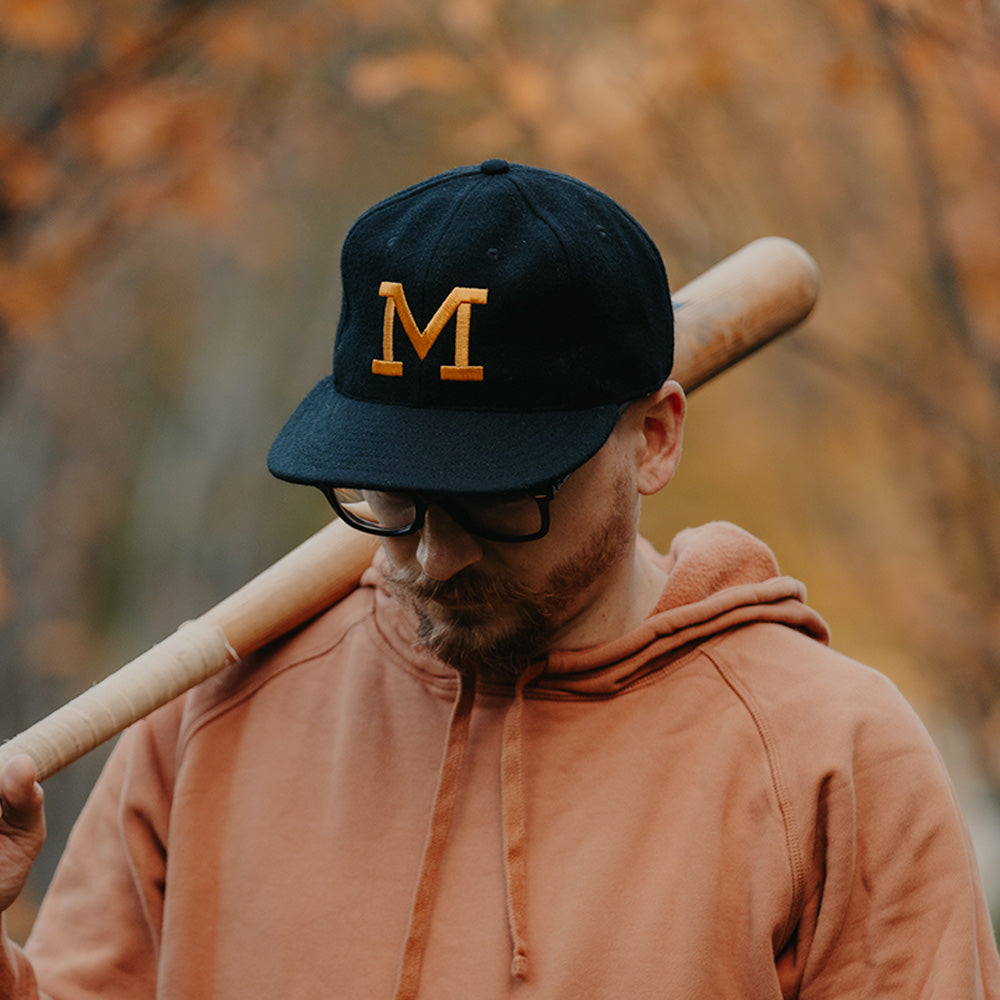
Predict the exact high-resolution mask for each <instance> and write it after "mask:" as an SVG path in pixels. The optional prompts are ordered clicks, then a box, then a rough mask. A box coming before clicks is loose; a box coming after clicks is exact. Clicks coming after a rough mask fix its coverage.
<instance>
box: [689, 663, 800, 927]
mask: <svg viewBox="0 0 1000 1000" xmlns="http://www.w3.org/2000/svg"><path fill="white" fill-rule="evenodd" d="M714 645H715V643H711V644H709V648H705V647H702V648H701V650H700V652H701V653H702V654H703V655H704V657H705V659H706V660H708V662H709V663H711V664H712V666H713V667H714V668H715V670H716V672H717V673H718V675H719V676H720V677H721V679H722V680H723V682H724V683H725V684H726V686H727V687H728V688H729V689H730V690H731V691H732V692H733V694H734V695H735V696H736V697H737V698H738V699H739V701H740V703H741V704H742V705H743V707H744V709H745V710H746V712H747V714H748V715H749V716H750V719H751V721H752V722H753V725H754V729H755V730H756V733H757V736H758V738H759V740H760V742H761V746H762V747H763V750H764V755H765V757H766V759H767V765H768V771H769V773H770V777H771V789H772V791H773V792H774V796H775V799H776V800H777V803H778V810H779V812H780V814H781V821H782V826H783V829H784V835H785V850H786V854H787V859H788V866H789V875H790V878H791V886H792V898H791V902H790V905H789V908H788V916H787V918H786V921H785V926H784V928H783V931H782V941H787V940H788V938H789V936H790V934H791V933H792V930H793V928H794V927H795V924H796V921H797V920H798V914H799V913H800V912H801V909H802V906H803V903H804V899H805V891H806V866H805V862H804V854H803V850H802V846H801V844H800V843H799V840H798V837H797V836H796V834H795V822H794V808H793V805H792V799H791V796H790V795H789V793H788V786H787V783H786V781H785V777H784V773H783V769H782V766H781V759H780V756H781V755H780V751H779V747H778V741H777V740H776V739H775V737H774V734H773V732H772V730H771V727H770V725H769V723H768V720H767V717H766V715H765V713H764V712H763V710H762V709H761V708H760V706H759V705H758V704H757V702H756V700H755V699H754V697H753V695H752V694H751V693H750V690H749V689H748V688H747V687H746V685H745V684H744V683H743V682H742V680H741V679H740V678H739V677H738V676H737V675H736V672H735V671H734V670H732V669H731V668H730V667H729V666H728V665H727V664H726V663H724V662H723V661H722V659H721V658H719V657H718V656H716V655H714V651H713V649H712V648H711V646H714Z"/></svg>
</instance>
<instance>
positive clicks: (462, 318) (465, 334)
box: [372, 281, 489, 382]
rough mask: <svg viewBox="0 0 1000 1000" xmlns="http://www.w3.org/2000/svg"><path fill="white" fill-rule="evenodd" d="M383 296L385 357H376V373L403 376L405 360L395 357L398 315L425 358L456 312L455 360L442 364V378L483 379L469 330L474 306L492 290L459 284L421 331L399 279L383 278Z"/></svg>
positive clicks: (380, 292)
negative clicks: (471, 354)
mask: <svg viewBox="0 0 1000 1000" xmlns="http://www.w3.org/2000/svg"><path fill="white" fill-rule="evenodd" d="M378 293H379V295H381V296H382V297H383V298H384V299H385V314H384V316H383V319H382V357H381V358H372V373H373V374H375V375H389V376H393V377H399V376H401V375H402V374H403V362H402V361H397V360H396V359H395V356H394V347H393V334H394V332H395V324H396V316H397V315H398V316H399V321H400V323H401V324H402V327H403V330H404V331H406V336H407V337H408V338H409V341H410V343H411V344H412V345H413V349H414V350H415V351H416V352H417V357H418V358H419V359H420V360H421V361H423V360H424V358H425V357H427V352H428V351H429V350H430V349H431V347H432V346H433V345H434V341H436V340H437V339H438V337H439V336H440V334H441V331H442V330H443V329H444V328H445V325H446V324H447V323H448V320H450V319H451V317H452V315H453V314H454V316H455V363H454V364H453V365H441V368H440V374H441V378H442V379H443V380H444V381H446V382H481V381H482V380H483V367H482V365H470V364H469V331H470V327H471V317H472V307H473V306H474V305H484V304H485V303H486V298H487V295H488V294H489V290H488V289H486V288H463V287H461V286H456V287H455V288H453V289H452V290H451V291H450V292H449V293H448V296H447V298H446V299H445V300H444V302H442V303H441V305H440V306H438V309H437V312H435V313H434V315H433V316H432V317H431V321H430V322H429V323H428V324H427V326H426V327H425V328H424V329H423V330H421V329H420V328H419V327H418V326H417V323H416V320H414V318H413V313H412V312H411V311H410V306H409V303H408V302H407V301H406V294H405V293H404V291H403V286H402V285H401V284H400V283H399V282H398V281H383V282H382V284H381V285H380V286H379V290H378Z"/></svg>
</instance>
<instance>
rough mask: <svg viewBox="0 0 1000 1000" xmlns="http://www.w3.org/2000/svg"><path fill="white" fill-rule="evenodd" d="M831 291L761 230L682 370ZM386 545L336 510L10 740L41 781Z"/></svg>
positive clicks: (690, 334)
mask: <svg viewBox="0 0 1000 1000" xmlns="http://www.w3.org/2000/svg"><path fill="white" fill-rule="evenodd" d="M818 292H819V270H818V268H817V267H816V264H815V262H814V261H813V259H812V258H811V257H810V256H809V254H808V253H806V251H805V250H803V249H802V248H801V247H800V246H798V245H797V244H795V243H793V242H791V241H790V240H786V239H781V238H778V237H767V238H764V239H759V240H755V241H754V242H753V243H750V244H748V245H747V246H745V247H743V249H742V250H739V251H737V252H736V253H734V254H732V256H730V257H727V258H725V259H724V260H722V261H720V262H719V263H718V264H716V265H715V266H714V267H712V268H710V269H709V270H707V271H705V272H704V273H703V274H702V275H701V276H700V277H698V278H695V279H694V280H693V281H691V282H690V283H689V284H687V285H685V286H684V287H683V288H681V289H679V290H678V291H677V292H676V293H675V294H674V296H673V302H674V310H675V316H676V326H675V359H674V374H673V377H674V378H675V379H676V380H677V381H678V382H680V384H681V385H682V386H683V387H684V388H685V390H687V391H688V392H690V391H691V390H693V389H695V388H697V387H698V386H700V385H701V384H702V383H704V382H706V381H707V380H708V379H710V378H712V377H714V376H715V375H717V374H719V372H721V371H724V370H725V369H726V368H728V367H730V366H731V365H733V364H735V363H736V362H737V361H739V360H740V359H741V358H744V357H746V356H747V355H748V354H751V353H752V352H753V351H756V350H757V349H759V348H760V347H762V346H763V345H764V344H766V343H768V342H769V341H770V340H772V339H773V338H774V337H776V336H777V335H778V334H780V333H782V332H784V331H786V330H788V329H790V328H791V327H793V326H795V325H796V324H798V323H800V322H801V321H802V320H803V319H805V317H806V316H807V315H808V314H809V312H810V311H811V309H812V307H813V305H814V303H815V301H816V296H817V294H818ZM377 545H378V540H377V538H375V537H374V536H372V535H366V534H363V533H362V532H359V531H355V530H353V529H352V528H348V527H346V526H345V525H344V524H343V523H341V522H340V521H332V522H331V523H330V524H328V525H327V526H326V527H324V528H321V529H320V530H319V531H318V532H317V533H316V534H315V535H313V536H312V537H311V538H309V539H307V540H306V541H305V542H303V543H302V544H301V545H299V546H298V547H297V548H295V549H293V550H292V551H291V552H290V553H288V554H287V555H286V556H284V557H282V558H281V559H279V560H278V561H277V562H276V563H274V565H272V566H270V567H269V568H267V569H265V570H264V571H263V572H262V573H261V574H260V575H259V576H257V577H255V578H254V579H252V580H251V581H250V582H249V583H247V584H246V585H245V586H243V587H242V588H240V589H239V590H237V591H236V592H235V593H233V594H231V595H230V596H229V597H227V598H225V599H224V600H223V601H222V602H221V603H219V604H217V605H215V607H213V608H211V609H210V610H208V611H206V612H205V613H204V614H203V615H201V617H199V618H197V619H195V620H194V621H192V622H187V623H185V624H184V625H182V626H181V627H180V628H179V629H178V630H177V631H176V632H174V633H173V634H172V635H170V636H168V637H167V638H166V639H164V640H163V641H162V642H161V643H159V644H158V645H156V646H154V647H153V648H152V649H149V650H147V651H146V652H145V653H143V654H142V655H140V656H139V657H137V658H136V659H134V660H132V661H131V662H130V663H127V664H126V665H125V666H123V667H121V668H120V669H119V670H117V671H115V672H114V673H113V674H111V675H110V676H108V677H107V678H106V679H105V680H103V681H101V682H100V683H98V684H95V685H94V686H93V687H91V688H90V689H88V690H87V691H85V692H83V693H82V694H81V695H79V696H77V697H76V698H74V699H73V700H72V701H69V702H67V703H66V704H65V705H63V706H62V707H61V708H58V709H56V710H55V711H54V712H53V713H52V714H51V715H48V716H46V717H45V718H44V719H42V720H41V721H40V722H37V723H36V724H35V725H33V726H31V727H30V728H29V729H26V730H24V732H22V733H21V734H20V735H18V736H16V737H14V739H12V740H9V741H8V742H7V743H5V744H3V745H2V746H0V770H2V769H3V767H4V766H5V765H6V764H7V762H8V761H9V760H10V758H11V757H13V756H14V755H15V754H19V753H26V754H28V755H29V756H30V757H31V758H32V759H33V760H34V762H35V766H36V768H37V773H38V777H39V780H44V779H45V778H47V777H49V776H50V775H52V774H54V773H55V772H56V771H58V770H60V769H61V768H63V767H65V766H66V765H67V764H70V763H72V762H73V761H74V760H77V759H78V758H79V757H82V756H83V755H84V754H86V753H88V752H89V751H90V750H92V749H94V748H95V747H97V746H99V745H100V744H101V743H103V742H104V741H105V740H108V739H110V738H111V737H112V736H115V735H116V734H118V733H120V732H121V731H122V730H123V729H125V728H126V727H127V726H130V725H131V724H132V723H133V722H137V721H138V720H139V719H141V718H143V717H144V716H146V715H148V714H149V713H150V712H152V711H153V710H154V709H156V708H159V707H160V706H161V705H164V704H166V703H167V702H168V701H170V700H171V699H172V698H175V697H176V696H177V695H179V694H182V693H183V692H184V691H186V690H188V689H189V688H191V687H194V686H195V685H196V684H198V683H200V682H201V681H203V680H205V679H207V678H208V677H211V676H212V675H213V674H215V673H217V672H218V671H220V670H222V669H223V668H224V667H226V666H228V665H229V664H231V663H234V662H235V661H236V660H238V659H239V658H240V657H241V656H246V655H248V654H249V653H252V652H253V651H254V650H257V649H260V648H261V647H262V646H264V645H265V644H267V643H268V642H271V641H272V640H274V639H277V638H278V637H279V636H282V635H284V634H285V633H286V632H289V631H290V630H291V629H293V628H295V627H297V626H299V625H302V624H304V623H305V622H307V621H309V620H310V619H311V618H314V617H315V616H316V615H318V614H320V613H321V612H322V611H324V610H325V609H327V608H328V607H330V606H331V605H332V604H334V603H336V602H337V601H339V600H340V599H341V598H342V597H344V596H345V595H346V594H348V593H350V591H351V590H353V589H354V588H355V587H356V586H357V584H358V581H359V579H360V577H361V574H362V573H363V572H364V570H365V568H366V567H367V566H368V565H369V564H370V562H371V559H372V556H373V555H374V552H375V549H376V547H377Z"/></svg>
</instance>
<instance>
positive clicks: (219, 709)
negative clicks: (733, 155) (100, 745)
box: [175, 615, 367, 773]
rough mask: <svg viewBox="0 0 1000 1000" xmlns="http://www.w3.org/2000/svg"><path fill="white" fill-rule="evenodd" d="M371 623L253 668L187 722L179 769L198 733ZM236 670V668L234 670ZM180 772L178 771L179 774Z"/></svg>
mask: <svg viewBox="0 0 1000 1000" xmlns="http://www.w3.org/2000/svg"><path fill="white" fill-rule="evenodd" d="M366 620H367V616H366V615H362V616H360V617H359V618H356V619H355V620H354V621H352V622H351V623H350V624H348V625H347V626H346V627H345V628H344V630H343V631H342V632H341V633H340V634H339V635H338V636H336V637H335V638H333V639H332V640H331V641H330V642H326V643H323V644H322V646H321V647H320V648H318V649H316V648H314V649H311V650H309V651H306V652H303V653H302V654H300V655H298V656H296V657H294V658H293V659H290V660H289V661H288V662H287V663H283V664H281V666H278V667H276V668H275V669H273V670H271V671H268V672H267V673H264V672H262V671H256V670H253V669H251V670H250V672H249V673H248V674H247V676H246V678H245V679H242V680H240V682H239V683H238V685H237V687H236V688H235V690H233V691H232V692H230V693H229V694H226V695H225V696H224V697H223V698H222V700H221V701H218V702H216V703H214V704H210V705H208V706H206V707H205V708H203V709H200V710H198V711H197V713H196V714H195V715H194V716H193V717H192V718H191V719H190V720H183V721H182V723H181V726H180V731H179V733H178V740H177V755H176V760H177V769H178V770H179V768H180V762H181V761H182V760H183V758H184V756H185V754H186V753H187V749H188V747H189V746H190V744H191V742H192V741H193V740H194V739H195V737H196V736H197V735H198V733H199V732H200V731H201V730H202V729H204V728H205V727H206V726H209V725H211V724H212V723H213V722H215V721H216V720H218V719H219V718H221V717H222V716H224V715H227V714H228V713H229V712H231V711H232V710H234V709H235V708H237V707H239V706H240V705H242V704H243V703H244V702H245V701H247V700H248V699H250V698H252V697H254V696H255V695H256V694H257V693H258V692H260V691H261V690H263V689H264V688H265V687H267V686H268V685H269V684H270V683H271V682H272V681H276V680H278V679H279V678H282V677H284V676H285V674H287V673H288V671H290V670H295V669H297V668H299V667H304V666H308V665H310V664H314V663H315V662H316V661H317V660H320V659H323V658H325V657H328V656H329V655H330V654H332V653H334V652H335V651H336V650H337V649H338V648H339V647H340V646H341V645H343V643H345V642H346V641H347V640H348V639H349V638H350V637H351V635H352V634H353V633H354V631H355V630H356V629H357V628H359V627H360V626H363V625H364V624H365V621H366ZM249 659H250V658H248V659H246V660H237V661H236V663H234V664H233V665H232V667H233V668H235V667H237V665H239V664H242V665H244V666H246V664H247V662H248V660H249ZM231 669H232V668H231ZM175 773H176V772H175Z"/></svg>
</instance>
